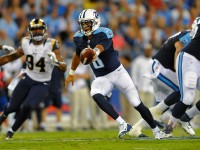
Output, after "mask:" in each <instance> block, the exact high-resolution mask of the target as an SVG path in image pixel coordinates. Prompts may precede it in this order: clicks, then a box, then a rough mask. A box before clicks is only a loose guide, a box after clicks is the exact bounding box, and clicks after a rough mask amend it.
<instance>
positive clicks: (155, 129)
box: [152, 126, 160, 132]
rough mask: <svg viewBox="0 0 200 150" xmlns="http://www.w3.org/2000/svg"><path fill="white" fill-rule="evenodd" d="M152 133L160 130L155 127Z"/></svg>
mask: <svg viewBox="0 0 200 150" xmlns="http://www.w3.org/2000/svg"><path fill="white" fill-rule="evenodd" d="M152 131H153V132H156V131H160V129H159V128H158V127H157V126H156V127H155V128H153V129H152Z"/></svg>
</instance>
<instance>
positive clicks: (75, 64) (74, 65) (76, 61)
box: [71, 54, 80, 71]
mask: <svg viewBox="0 0 200 150" xmlns="http://www.w3.org/2000/svg"><path fill="white" fill-rule="evenodd" d="M79 63H80V58H79V57H78V55H77V54H74V56H73V58H72V65H71V70H74V71H75V70H76V68H77V67H78V65H79Z"/></svg>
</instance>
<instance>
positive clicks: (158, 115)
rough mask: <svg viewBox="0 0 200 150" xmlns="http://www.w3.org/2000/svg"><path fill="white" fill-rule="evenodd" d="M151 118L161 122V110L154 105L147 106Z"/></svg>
mask: <svg viewBox="0 0 200 150" xmlns="http://www.w3.org/2000/svg"><path fill="white" fill-rule="evenodd" d="M149 110H150V112H151V114H152V116H153V118H154V119H155V120H157V121H159V122H161V115H162V112H161V111H159V110H158V109H157V108H156V107H151V108H149Z"/></svg>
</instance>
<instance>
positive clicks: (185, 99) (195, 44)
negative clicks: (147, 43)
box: [164, 17, 200, 137]
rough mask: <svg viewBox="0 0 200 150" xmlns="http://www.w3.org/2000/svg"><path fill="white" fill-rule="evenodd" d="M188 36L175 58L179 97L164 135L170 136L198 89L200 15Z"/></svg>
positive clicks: (199, 77)
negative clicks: (184, 45) (188, 38)
mask: <svg viewBox="0 0 200 150" xmlns="http://www.w3.org/2000/svg"><path fill="white" fill-rule="evenodd" d="M190 37H191V42H190V43H189V44H188V45H187V46H186V47H184V48H183V49H182V51H181V53H179V55H178V57H177V60H176V68H177V71H176V75H177V78H178V82H179V87H180V94H181V97H180V100H179V101H178V102H177V104H176V105H175V106H174V108H173V111H172V115H171V116H170V119H169V121H168V125H167V126H166V129H165V130H164V133H165V137H169V136H171V134H172V131H173V128H174V127H175V125H176V123H177V122H178V120H179V119H180V117H181V116H182V115H183V114H184V113H185V111H186V109H187V108H188V107H189V106H190V105H191V104H192V103H193V101H194V98H195V91H196V89H197V90H200V82H199V81H200V80H199V79H200V70H199V68H200V62H199V61H200V53H199V50H200V48H199V43H200V17H197V18H196V19H195V20H194V22H193V24H192V31H191V33H190Z"/></svg>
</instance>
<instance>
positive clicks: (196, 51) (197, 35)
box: [182, 24, 200, 60]
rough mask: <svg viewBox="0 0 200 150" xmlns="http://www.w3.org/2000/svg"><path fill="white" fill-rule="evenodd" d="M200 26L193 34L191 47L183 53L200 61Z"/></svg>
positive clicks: (188, 46) (187, 47)
mask: <svg viewBox="0 0 200 150" xmlns="http://www.w3.org/2000/svg"><path fill="white" fill-rule="evenodd" d="M199 44H200V24H199V25H198V26H197V28H196V29H195V31H194V32H193V33H192V38H191V42H190V43H189V45H187V46H186V47H184V48H183V50H182V51H184V52H186V53H188V54H190V55H193V56H194V57H195V58H196V59H198V60H200V47H199Z"/></svg>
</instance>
